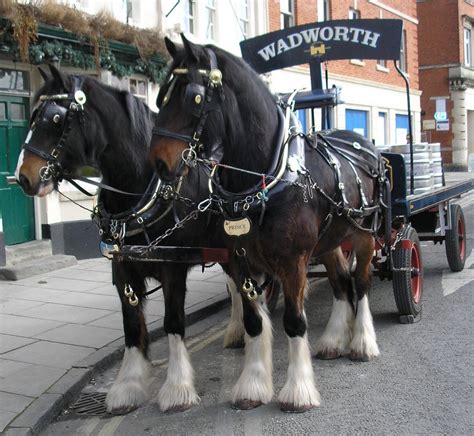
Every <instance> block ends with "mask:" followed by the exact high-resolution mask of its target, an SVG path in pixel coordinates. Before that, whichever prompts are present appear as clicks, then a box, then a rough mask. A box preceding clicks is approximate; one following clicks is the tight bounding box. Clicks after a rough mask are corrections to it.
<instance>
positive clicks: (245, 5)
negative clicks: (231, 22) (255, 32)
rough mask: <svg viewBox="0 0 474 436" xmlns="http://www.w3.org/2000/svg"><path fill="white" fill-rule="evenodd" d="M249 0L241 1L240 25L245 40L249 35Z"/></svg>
mask: <svg viewBox="0 0 474 436" xmlns="http://www.w3.org/2000/svg"><path fill="white" fill-rule="evenodd" d="M249 16H250V14H249V0H240V9H239V25H240V30H241V31H242V35H243V37H244V39H245V38H247V36H248V35H249Z"/></svg>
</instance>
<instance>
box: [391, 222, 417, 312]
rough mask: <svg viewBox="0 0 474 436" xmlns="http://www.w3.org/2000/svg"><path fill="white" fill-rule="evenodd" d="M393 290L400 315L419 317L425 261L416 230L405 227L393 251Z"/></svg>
mask: <svg viewBox="0 0 474 436" xmlns="http://www.w3.org/2000/svg"><path fill="white" fill-rule="evenodd" d="M393 265H394V271H393V292H394V295H395V302H396V304H397V308H398V311H399V312H400V315H411V316H413V317H417V316H418V315H419V314H420V312H421V308H422V304H421V297H422V295H423V261H422V257H421V246H420V240H419V238H418V234H417V233H416V230H415V229H414V228H413V227H411V226H407V227H405V229H404V231H403V238H402V240H401V241H400V242H399V243H398V244H397V246H396V247H395V251H394V252H393Z"/></svg>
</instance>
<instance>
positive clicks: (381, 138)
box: [374, 112, 387, 145]
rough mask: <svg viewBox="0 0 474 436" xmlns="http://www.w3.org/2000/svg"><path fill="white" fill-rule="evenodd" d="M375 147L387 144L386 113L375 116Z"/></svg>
mask: <svg viewBox="0 0 474 436" xmlns="http://www.w3.org/2000/svg"><path fill="white" fill-rule="evenodd" d="M374 136H375V138H374V139H375V145H385V144H387V112H379V113H378V115H377V131H376V132H375V135H374Z"/></svg>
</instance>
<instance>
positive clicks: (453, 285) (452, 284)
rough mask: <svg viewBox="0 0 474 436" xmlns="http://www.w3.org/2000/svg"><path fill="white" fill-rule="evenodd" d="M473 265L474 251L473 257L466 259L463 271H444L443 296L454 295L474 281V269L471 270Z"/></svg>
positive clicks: (442, 281) (442, 279)
mask: <svg viewBox="0 0 474 436" xmlns="http://www.w3.org/2000/svg"><path fill="white" fill-rule="evenodd" d="M473 265H474V250H473V251H472V252H471V255H470V256H469V257H468V258H467V259H466V263H465V264H464V270H463V271H459V272H457V273H453V272H452V271H451V270H443V276H442V277H441V287H442V289H443V295H444V296H445V297H446V296H448V295H451V294H453V293H454V292H456V291H458V290H459V289H461V288H462V287H463V286H465V285H467V284H468V283H471V282H473V281H474V269H471V267H472V266H473Z"/></svg>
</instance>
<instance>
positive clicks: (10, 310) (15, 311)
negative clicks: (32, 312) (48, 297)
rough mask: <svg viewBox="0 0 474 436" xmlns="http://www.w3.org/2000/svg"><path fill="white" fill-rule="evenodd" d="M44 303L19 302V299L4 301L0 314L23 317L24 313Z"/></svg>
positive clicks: (0, 306) (0, 305)
mask: <svg viewBox="0 0 474 436" xmlns="http://www.w3.org/2000/svg"><path fill="white" fill-rule="evenodd" d="M42 304H44V303H43V302H42V301H28V300H19V299H17V298H8V299H3V301H2V303H1V304H0V313H6V314H8V315H23V312H24V311H25V310H27V309H31V308H32V307H37V306H41V305H42Z"/></svg>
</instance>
